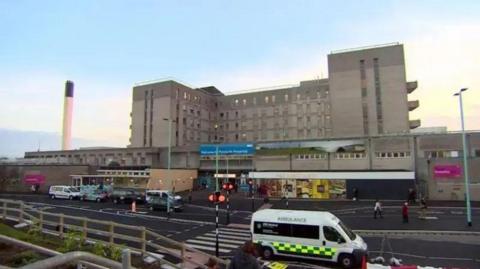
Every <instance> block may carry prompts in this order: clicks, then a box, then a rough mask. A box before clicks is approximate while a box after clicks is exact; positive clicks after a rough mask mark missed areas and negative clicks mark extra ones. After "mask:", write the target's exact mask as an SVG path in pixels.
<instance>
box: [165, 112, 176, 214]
mask: <svg viewBox="0 0 480 269" xmlns="http://www.w3.org/2000/svg"><path fill="white" fill-rule="evenodd" d="M163 120H164V121H168V164H167V174H168V179H169V180H170V183H172V184H171V185H172V186H173V199H175V187H174V186H175V181H174V180H173V178H172V175H171V174H170V168H171V164H172V160H171V159H172V122H176V121H175V120H172V119H170V118H164V119H163ZM169 216H170V197H168V195H167V217H169Z"/></svg>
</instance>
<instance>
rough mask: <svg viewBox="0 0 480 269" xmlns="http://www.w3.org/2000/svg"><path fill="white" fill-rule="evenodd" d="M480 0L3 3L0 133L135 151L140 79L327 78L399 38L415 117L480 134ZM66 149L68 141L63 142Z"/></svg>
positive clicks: (232, 82) (223, 83) (228, 84)
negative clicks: (334, 62) (64, 135)
mask: <svg viewBox="0 0 480 269" xmlns="http://www.w3.org/2000/svg"><path fill="white" fill-rule="evenodd" d="M479 13H480V1H353V0H352V1H320V0H317V1H314V0H312V1H301V0H299V1H281V0H275V1H258V0H253V1H248V0H242V1H201V0H198V1H181V0H179V1H158V0H152V1H143V0H132V1H122V0H102V1H95V0H84V1H69V0H67V1H60V0H58V1H49V0H43V1H33V0H32V1H28V0H17V1H5V0H4V1H1V0H0V128H4V129H13V130H22V131H40V132H56V133H60V132H61V127H62V112H63V94H64V82H65V80H67V79H69V80H73V81H74V82H75V101H74V112H73V115H74V116H73V130H72V132H73V136H74V137H76V138H80V139H88V140H92V141H102V142H101V143H102V145H104V146H126V145H127V144H128V138H129V135H130V133H129V125H130V117H129V114H130V110H131V93H132V87H133V85H134V84H135V83H137V82H142V81H149V80H156V79H165V78H173V79H176V80H178V81H180V82H183V83H185V84H187V85H191V86H194V87H201V86H209V85H214V86H216V87H217V88H219V89H220V90H222V91H223V92H225V93H228V92H235V91H243V90H249V89H256V88H262V87H269V86H276V85H286V84H297V83H298V82H299V81H302V80H309V79H314V78H318V77H327V76H328V69H327V62H326V60H327V54H329V53H330V52H331V51H333V50H339V49H345V48H352V47H360V46H368V45H375V44H384V43H391V42H400V43H402V44H404V46H405V59H406V72H407V80H409V81H412V80H418V83H419V87H418V88H417V90H416V91H415V92H414V93H413V94H410V95H409V99H410V100H417V99H418V100H420V107H419V108H418V109H417V110H415V111H414V112H412V113H410V118H411V119H417V118H418V119H421V120H422V126H424V127H426V126H447V127H448V129H449V130H452V131H453V130H459V128H460V124H459V109H458V99H456V98H454V97H453V96H452V95H453V93H454V92H455V91H456V90H458V89H460V88H462V87H468V88H469V90H468V91H467V92H465V93H464V110H465V124H466V128H467V129H480V102H479V101H478V100H480V72H479V71H480V16H478V14H479ZM59 147H60V143H59Z"/></svg>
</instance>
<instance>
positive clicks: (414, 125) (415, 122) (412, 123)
mask: <svg viewBox="0 0 480 269" xmlns="http://www.w3.org/2000/svg"><path fill="white" fill-rule="evenodd" d="M409 124H410V129H415V128H418V127H420V125H421V122H420V120H411V121H409Z"/></svg>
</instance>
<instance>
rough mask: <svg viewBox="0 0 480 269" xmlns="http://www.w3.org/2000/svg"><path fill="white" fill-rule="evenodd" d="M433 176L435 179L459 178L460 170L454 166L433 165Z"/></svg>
mask: <svg viewBox="0 0 480 269" xmlns="http://www.w3.org/2000/svg"><path fill="white" fill-rule="evenodd" d="M433 175H434V177H435V178H460V176H461V175H462V168H461V167H460V165H456V164H444V165H435V166H434V167H433Z"/></svg>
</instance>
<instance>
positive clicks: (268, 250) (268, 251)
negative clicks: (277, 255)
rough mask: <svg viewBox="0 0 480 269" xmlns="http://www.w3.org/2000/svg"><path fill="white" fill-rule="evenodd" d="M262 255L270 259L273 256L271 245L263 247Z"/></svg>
mask: <svg viewBox="0 0 480 269" xmlns="http://www.w3.org/2000/svg"><path fill="white" fill-rule="evenodd" d="M262 256H263V258H264V259H266V260H269V259H271V258H272V257H273V250H272V249H271V248H269V247H263V248H262Z"/></svg>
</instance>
